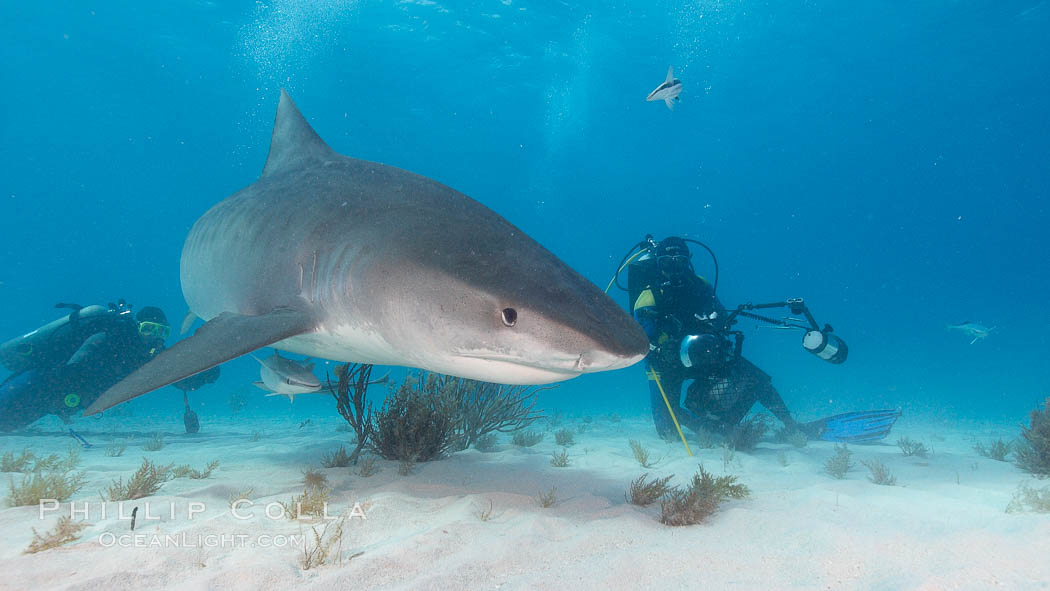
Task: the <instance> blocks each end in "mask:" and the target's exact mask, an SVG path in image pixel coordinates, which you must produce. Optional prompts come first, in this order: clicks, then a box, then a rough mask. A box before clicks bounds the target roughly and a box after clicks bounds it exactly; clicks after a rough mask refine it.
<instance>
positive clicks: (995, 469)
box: [0, 415, 1050, 591]
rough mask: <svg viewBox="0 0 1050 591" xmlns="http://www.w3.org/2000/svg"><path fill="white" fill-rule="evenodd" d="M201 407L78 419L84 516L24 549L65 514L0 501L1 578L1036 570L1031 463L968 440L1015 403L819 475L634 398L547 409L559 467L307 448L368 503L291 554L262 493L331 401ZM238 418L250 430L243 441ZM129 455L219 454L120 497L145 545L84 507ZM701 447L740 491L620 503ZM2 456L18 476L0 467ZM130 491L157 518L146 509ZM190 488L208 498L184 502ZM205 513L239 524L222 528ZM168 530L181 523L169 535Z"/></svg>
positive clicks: (32, 440)
mask: <svg viewBox="0 0 1050 591" xmlns="http://www.w3.org/2000/svg"><path fill="white" fill-rule="evenodd" d="M585 420H589V422H588V423H586V424H585V423H584V421H585ZM202 423H203V429H202V432H201V433H200V434H197V435H185V434H183V433H182V425H181V416H175V415H172V416H166V417H163V419H149V418H144V417H140V416H135V417H104V418H102V419H100V420H97V421H87V420H80V421H78V422H77V424H76V426H77V427H78V428H79V429H80V432H81V434H82V435H84V436H85V437H86V438H87V439H88V440H89V441H90V442H92V443H93V444H94V447H93V448H91V449H86V450H84V451H83V454H82V459H81V463H80V466H79V469H80V470H83V471H84V472H85V476H86V484H85V486H84V487H83V489H82V490H81V491H80V492H79V493H78V494H77V495H76V496H75V497H74V501H77V502H78V503H79V505H80V506H81V507H83V506H84V503H87V504H88V507H89V511H90V513H89V517H88V522H89V523H91V524H92V525H91V526H90V527H88V528H87V529H86V530H84V531H83V532H82V534H81V536H80V538H79V539H78V540H77V541H76V542H74V543H72V544H70V545H68V546H65V547H62V548H58V549H54V550H49V551H45V552H41V553H38V554H32V555H26V554H23V553H22V550H23V549H24V548H25V547H26V546H27V545H28V543H29V542H30V539H31V537H32V532H31V528H33V527H35V528H37V529H38V530H40V531H45V530H47V529H50V528H51V526H52V525H53V523H54V522H55V520H56V519H57V518H58V516H59V515H60V514H62V513H61V512H54V513H51V514H48V515H47V516H46V517H45V518H44V519H42V520H41V519H40V518H39V511H38V508H36V507H14V508H6V507H5V508H3V509H2V510H0V528H2V531H3V533H4V535H3V544H2V545H0V573H2V576H0V588H2V589H106V590H107V591H122V590H129V591H130V590H136V591H138V590H141V589H169V588H170V589H251V590H256V589H287V588H292V587H295V588H300V587H301V588H309V589H640V588H664V589H818V588H819V589H999V588H1001V589H1045V588H1050V515H1047V514H1034V513H1007V512H1005V510H1004V509H1005V507H1006V506H1007V504H1008V503H1009V501H1010V499H1011V498H1012V496H1013V493H1014V491H1015V490H1016V487H1017V486H1018V484H1019V483H1021V482H1024V481H1031V479H1030V478H1029V477H1027V475H1026V474H1024V473H1023V472H1021V471H1020V470H1019V469H1018V468H1017V467H1015V466H1014V465H1013V464H1011V463H1003V462H997V461H993V460H990V459H986V458H982V457H980V456H978V455H977V454H976V453H975V452H974V451H973V449H972V446H973V443H974V441H975V440H980V441H984V442H991V441H992V440H994V439H996V438H998V437H1002V438H1004V439H1008V440H1009V439H1013V438H1015V437H1016V436H1017V434H1018V425H1017V424H977V423H966V424H961V423H948V422H945V421H942V420H934V419H929V420H923V418H922V417H915V416H905V417H903V418H902V419H901V420H900V421H899V422H898V423H897V426H896V427H895V429H894V432H893V434H892V435H891V437H890V439H889V440H888V441H887V442H886V443H884V444H882V445H866V446H859V445H858V446H852V450H853V451H854V459H855V460H857V461H858V465H857V467H856V468H854V469H853V470H852V471H851V472H849V473H848V474H847V476H846V478H845V479H843V480H836V479H834V478H832V477H830V476H828V475H827V474H825V473H824V472H823V470H822V466H823V463H824V461H825V460H826V459H827V458H828V457H830V456H831V454H832V452H833V446H832V444H830V443H824V442H811V443H810V444H809V445H808V446H807V447H804V448H794V447H792V446H791V445H786V444H777V443H773V442H772V441H764V442H762V443H760V444H759V447H758V449H757V450H755V451H754V452H753V453H751V454H745V453H740V452H737V453H736V454H735V457H734V458H733V459H732V460H731V461H730V462H728V463H727V462H725V461H724V460H725V458H724V452H723V450H722V449H721V448H714V449H698V448H697V447H696V446H695V445H694V453H695V457H688V456H687V455H686V454H685V452H684V450H683V448H682V446H681V444H668V443H665V442H663V441H661V440H659V439H658V438H657V437H656V435H655V432H654V431H653V430H652V428H651V425H650V422H649V419H648V417H643V416H637V417H625V418H623V419H622V420H618V421H616V420H613V419H612V418H610V417H607V416H598V415H596V416H594V417H593V418H592V419H585V418H584V417H581V416H577V417H571V416H570V417H566V418H565V419H564V421H563V422H562V424H561V425H559V426H558V427H557V428H559V429H560V428H566V427H567V428H571V429H573V430H577V433H576V435H575V441H576V443H575V445H573V446H571V447H569V448H567V449H568V454H569V457H570V461H571V465H570V466H569V467H567V468H555V467H552V466H551V465H550V457H551V454H552V452H553V451H555V450H559V451H560V450H561V447H560V446H557V445H556V444H555V442H554V437H553V433H550V432H548V433H547V435H546V437H545V438H544V440H543V441H542V442H541V443H539V444H538V445H536V446H535V447H532V448H518V447H515V446H513V445H511V444H510V438H509V436H506V435H501V438H500V445H499V447H498V449H497V451H495V452H490V453H481V452H478V451H476V450H473V449H471V450H467V451H463V452H459V453H455V454H453V455H451V456H450V457H448V458H446V459H443V460H441V461H435V462H430V463H425V464H420V465H417V466H416V468H415V470H414V472H413V473H412V474H410V475H408V476H400V475H399V474H398V465H397V464H396V463H395V462H387V461H381V462H380V465H381V468H382V470H381V472H379V473H378V474H377V475H375V476H372V477H369V478H363V477H360V476H358V475H355V474H353V473H352V472H351V470H350V469H349V468H331V469H324V472H325V474H326V475H327V477H328V480H329V482H330V483H331V485H332V486H333V493H332V498H333V504H332V507H331V511H330V512H331V513H332V514H333V515H334V514H338V513H339V512H341V511H343V510H345V509H348V508H350V507H351V506H352V505H353V503H358V504H359V507H360V509H361V510H362V511H363V513H364V515H365V518H364V519H361V518H359V517H354V518H351V519H350V521H349V522H348V524H347V527H346V529H345V535H344V538H343V544H342V547H341V553H342V556H343V557H344V560H343V562H342V563H341V564H339V565H331V566H322V567H319V568H315V569H311V570H308V571H304V570H301V569H300V568H299V566H298V563H299V558H300V554H301V551H300V550H299V549H298V548H296V547H294V542H293V541H292V539H291V538H287V539H286V541H287V545H285V546H282V547H276V545H277V544H279V543H280V542H278V540H281V539H282V538H280V536H296V535H300V534H305V535H306V537H307V542H308V543H312V534H311V524H310V523H299V522H296V521H292V520H288V519H281V518H278V519H269V518H267V517H265V515H264V509H265V506H266V504H267V503H270V502H272V501H286V500H288V499H289V498H290V497H291V496H293V495H295V494H298V493H300V492H302V490H303V484H302V471H303V469H304V468H305V467H308V466H318V465H319V461H320V458H321V456H322V454H323V453H324V452H327V451H332V450H334V449H336V448H337V447H338V446H339V445H340V443H344V442H346V441H348V439H349V437H350V435H349V434H348V433H345V432H340V431H337V430H336V428H337V427H338V426H339V425H340V424H342V423H343V421H342V419H341V418H340V417H339V416H338V415H334V416H331V417H315V418H313V419H312V420H311V423H310V424H308V425H306V426H304V427H301V428H300V425H299V421H298V420H291V419H274V418H272V417H266V418H261V417H251V416H240V417H226V418H215V417H203V416H202ZM129 424H134V430H129V429H128V428H127V425H129ZM581 425H582V426H583V427H582V431H581ZM540 428H541V429H543V428H544V427H540ZM158 431H159V432H164V433H167V435H166V437H165V441H166V446H165V447H164V448H163V449H161V450H159V451H154V452H147V451H144V450H143V449H142V445H143V443H144V442H145V440H146V439H147V437H148V436H150V435H151V434H152V433H154V432H158ZM256 431H258V432H259V433H260V434H261V436H260V437H259V439H258V440H255V441H253V440H252V433H253V432H256ZM64 433H65V427H64V426H63V425H62V424H61V423H60V422H59V421H58V420H57V419H45V420H44V421H41V422H38V423H37V424H36V425H34V427H33V432H32V433H22V434H15V435H5V436H0V451H16V452H17V451H19V450H21V449H22V448H23V447H27V446H28V447H30V448H31V449H33V450H34V451H36V452H37V453H38V454H39V453H44V454H46V453H59V454H64V453H65V452H66V450H67V449H68V447H69V445H70V443H71V442H72V441H73V440H72V439H71V438H70V437H69V436H68V435H64ZM902 435H904V436H909V437H911V438H913V439H918V440H921V441H923V442H924V443H925V444H926V445H927V446H929V447H930V448H932V453H931V454H930V455H929V456H928V457H927V458H925V459H922V458H917V457H904V456H903V455H902V454H901V453H900V450H899V449H898V447H897V446H896V445H894V442H895V441H896V438H897V437H898V436H902ZM631 438H635V439H639V440H641V441H642V442H643V443H644V445H645V446H647V447H648V448H649V449H650V450H651V451H652V452H653V455H654V456H655V457H657V458H659V461H658V462H657V464H656V466H655V467H654V468H653V469H651V470H645V469H643V468H641V467H640V466H639V464H638V463H637V462H636V461H635V459H634V457H633V455H632V453H631V450H630V448H629V445H628V440H629V439H631ZM112 439H127V440H128V447H127V450H126V451H125V453H124V454H123V455H122V456H120V457H108V456H106V454H105V447H106V444H107V443H108V442H109V441H110V440H112ZM781 451H783V456H784V457H783V458H782V457H778V456H779V455H780V453H779V452H781ZM143 457H147V458H150V459H151V460H153V461H155V462H158V463H172V462H173V463H176V464H185V463H188V464H191V465H192V466H194V467H203V466H204V465H205V464H207V463H208V462H209V461H210V460H213V459H218V460H219V461H220V462H221V465H220V467H219V468H218V470H216V471H215V472H214V473H213V474H212V475H211V477H210V478H208V479H206V480H190V479H186V478H180V479H176V480H171V481H169V482H167V483H166V484H164V485H163V487H162V488H161V489H160V491H159V493H158V494H157V495H155V496H153V497H150V498H148V499H141V500H138V501H131V502H129V503H128V507H129V508H127V509H126V512H130V506H140V514H139V519H138V526H137V528H136V533H137V534H140V535H141V537H140V538H138V539H137V540H134V542H135V543H140V544H145V545H147V547H139V548H136V547H120V546H118V545H113V544H121V543H123V544H130V543H132V542H133V540H132V539H131V538H128V537H125V538H117V536H121V535H123V534H128V533H129V522H128V521H127V520H121V519H117V518H116V516H115V515H114V513H115V511H116V507H115V503H109V504H108V505H107V511H108V515H107V517H106V519H100V515H99V513H100V510H101V505H102V501H101V500H100V494H99V492H98V491H101V490H104V489H105V488H106V487H107V486H108V485H109V484H110V483H111V482H112V481H113V480H114V479H115V478H117V477H124V478H127V477H128V476H130V475H131V474H132V472H133V471H134V470H135V469H136V468H137V467H138V466H139V464H140V463H141V461H142V458H143ZM784 458H786V460H787V465H786V466H784V465H782V460H783V459H784ZM868 458H879V459H881V460H883V461H884V462H885V464H886V465H887V466H888V467H889V468H890V470H891V471H892V472H893V474H894V475H896V476H897V478H898V485H897V486H892V487H890V486H876V485H874V484H872V483H871V482H869V481H868V479H867V473H868V472H867V469H866V468H864V467H863V466H860V465H859V460H864V459H868ZM700 463H703V465H704V466H705V467H706V468H707V469H708V470H709V471H711V472H713V473H714V474H716V475H721V474H723V473H727V472H728V473H730V474H733V475H737V476H738V477H739V480H740V481H741V482H743V483H745V484H746V485H747V486H749V487H750V488H751V490H752V495H751V497H750V498H748V499H745V500H734V501H730V502H727V503H725V504H724V505H723V506H722V508H721V509H720V510H719V512H718V513H716V514H715V515H714V516H712V517H711V518H710V519H709V520H708V521H707V522H705V523H703V524H701V525H696V526H689V527H668V526H664V525H662V524H661V523H660V522H659V521H658V516H659V507H658V506H651V507H648V508H640V507H636V506H633V505H630V504H628V503H627V502H625V500H624V491H625V490H626V488H627V486H628V484H629V483H630V481H631V480H632V479H634V478H636V477H638V476H639V475H641V474H642V473H643V472H647V471H648V472H650V473H652V474H653V475H665V474H675V475H676V477H675V479H674V482H676V483H682V482H685V481H686V480H687V479H688V478H690V477H691V475H692V474H693V473H694V472H695V471H696V467H697V465H698V464H700ZM10 477H14V478H15V479H16V480H17V479H18V478H19V477H20V476H19V475H18V474H4V475H2V478H4V480H5V481H7V480H8V479H9V478H10ZM4 484H5V487H6V484H7V482H5V483H4ZM1033 484H1034V485H1036V486H1045V485H1046V484H1047V483H1046V482H1045V481H1044V482H1039V481H1034V482H1033ZM551 487H555V488H556V494H557V504H556V505H555V506H554V507H552V508H541V507H539V506H538V504H537V502H536V496H537V494H538V493H539V492H540V491H545V490H549V489H550V488H551ZM248 488H251V489H253V490H254V492H253V493H252V494H251V497H250V498H251V499H252V501H253V503H254V505H253V506H252V507H249V508H248V509H247V510H246V511H245V512H246V513H251V514H253V515H254V517H253V518H250V519H246V520H240V519H235V518H234V516H233V515H232V513H231V511H230V505H229V500H228V499H229V498H230V497H231V496H236V494H237V493H238V492H240V491H243V490H245V489H248ZM5 492H6V491H5ZM145 501H149V502H150V503H151V505H152V506H153V507H154V508H153V509H151V513H153V514H155V515H154V516H157V517H158V519H157V520H146V519H143V514H142V513H141V511H142V509H141V507H142V506H144V504H145ZM194 502H199V503H202V504H203V505H204V506H205V510H204V511H203V513H200V514H198V515H194V516H193V517H192V518H189V517H188V515H187V511H188V508H189V506H190V503H194ZM490 503H491V507H492V518H491V519H489V520H487V521H484V520H482V519H481V518H480V517H479V514H480V513H481V512H483V511H485V510H487V509H489V507H490ZM171 504H174V506H175V508H176V509H175V510H176V515H175V518H174V519H172V518H171V516H170V510H169V507H170V506H171ZM68 507H69V504H68V503H67V504H64V505H63V507H62V510H63V511H66V512H68ZM156 514H159V515H156ZM107 532H108V534H111V535H106V534H107ZM210 534H215V535H216V536H217V535H227V536H243V537H239V538H237V539H238V541H236V542H229V541H227V542H222V541H221V540H220V539H219V538H217V537H214V536H213V537H211V538H208V537H207V536H208V535H210ZM168 535H174V536H176V538H177V539H178V540H179V542H178V543H177V544H176V543H173V542H172V541H171V540H165V539H164V538H165V537H166V536H168ZM260 536H272V537H270V538H265V539H266V540H272V541H271V542H268V543H264V542H260V540H263V538H261V537H260ZM103 540H105V541H107V542H108V543H109V544H110V545H108V546H104V545H103ZM119 540H123V541H119ZM183 544H186V545H185V546H184V545H183ZM198 544H203V545H204V546H205V547H203V548H198V547H197V546H198ZM358 553H360V554H358ZM352 555H356V556H354V557H353V558H352V559H350V558H349V557H350V556H352Z"/></svg>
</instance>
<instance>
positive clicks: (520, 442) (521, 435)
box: [510, 431, 543, 447]
mask: <svg viewBox="0 0 1050 591" xmlns="http://www.w3.org/2000/svg"><path fill="white" fill-rule="evenodd" d="M541 441H543V433H541V432H539V431H515V432H514V435H513V436H512V437H511V438H510V442H511V443H513V444H514V445H517V446H518V447H532V446H534V445H536V444H537V443H539V442H541Z"/></svg>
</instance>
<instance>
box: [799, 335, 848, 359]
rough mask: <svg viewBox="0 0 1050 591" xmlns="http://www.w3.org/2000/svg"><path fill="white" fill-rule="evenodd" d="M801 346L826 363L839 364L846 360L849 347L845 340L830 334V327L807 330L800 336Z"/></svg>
mask: <svg viewBox="0 0 1050 591" xmlns="http://www.w3.org/2000/svg"><path fill="white" fill-rule="evenodd" d="M802 347H803V348H804V349H805V350H807V351H809V352H810V353H812V354H814V355H816V356H817V357H820V358H821V359H823V360H824V361H827V362H828V363H834V364H836V365H837V364H839V363H842V362H844V361H846V356H847V355H849V347H847V346H846V342H845V341H843V340H842V339H840V338H838V337H837V336H835V335H833V334H831V327H829V326H826V325H825V327H824V330H809V331H806V334H805V335H804V336H803V337H802Z"/></svg>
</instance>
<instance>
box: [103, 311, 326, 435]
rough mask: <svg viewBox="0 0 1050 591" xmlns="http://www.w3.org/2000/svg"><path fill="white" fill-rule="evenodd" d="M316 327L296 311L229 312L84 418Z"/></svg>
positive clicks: (106, 396)
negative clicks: (241, 313) (249, 313)
mask: <svg viewBox="0 0 1050 591" xmlns="http://www.w3.org/2000/svg"><path fill="white" fill-rule="evenodd" d="M313 327H314V320H313V318H312V316H311V315H310V314H308V313H306V312H303V311H302V310H296V309H293V308H278V309H275V310H274V311H272V312H270V313H268V314H262V315H259V316H242V315H240V314H232V313H229V312H225V313H223V314H220V315H219V316H217V317H215V318H213V319H211V320H209V321H208V322H206V323H205V324H204V326H202V327H200V328H199V329H197V332H196V333H195V334H194V335H193V336H191V337H189V338H187V339H183V340H181V341H179V342H177V343H175V344H174V345H172V347H171V348H170V349H167V350H165V351H164V352H162V353H161V354H160V355H157V356H156V357H154V358H153V359H152V360H151V361H150V362H149V363H147V364H146V365H143V366H142V367H140V368H139V369H137V370H135V371H134V372H133V373H132V374H131V375H129V376H128V377H126V378H124V379H123V380H122V381H120V382H118V383H117V384H116V385H114V386H113V387H111V388H110V389H108V390H106V391H105V392H103V393H102V395H101V396H99V397H98V399H97V400H95V402H93V403H92V404H91V406H89V407H88V408H87V409H86V410H85V411H84V415H93V414H95V413H99V412H102V411H104V410H106V409H107V408H110V407H111V406H115V405H117V404H120V403H121V402H125V401H128V400H131V399H132V398H135V397H136V396H140V395H142V394H145V393H146V392H152V391H153V390H156V389H157V388H160V387H162V386H167V385H168V384H170V383H172V382H176V381H178V380H181V379H182V378H186V377H189V376H192V375H193V374H196V373H200V372H202V371H204V370H206V369H209V368H211V367H214V366H216V365H218V364H220V363H223V362H225V361H229V360H230V359H233V358H235V357H240V356H241V355H244V354H245V353H250V352H251V351H254V350H256V349H258V348H259V347H265V346H266V345H269V344H272V343H276V342H277V341H280V340H283V339H287V338H289V337H293V336H295V335H298V334H303V333H306V332H309V331H310V330H312V329H313Z"/></svg>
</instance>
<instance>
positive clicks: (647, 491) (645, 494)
mask: <svg viewBox="0 0 1050 591" xmlns="http://www.w3.org/2000/svg"><path fill="white" fill-rule="evenodd" d="M648 477H649V473H648V472H646V473H645V474H642V475H641V476H639V477H638V478H636V479H634V480H632V481H631V487H630V488H629V489H627V492H625V493H624V497H625V498H626V499H627V502H628V503H630V504H632V505H638V506H640V507H648V506H649V505H652V504H653V503H655V502H656V501H659V500H660V499H662V498H663V497H664V496H665V495H667V493H669V492H671V490H672V488H673V487H671V486H670V485H668V484H667V483H668V482H670V481H671V479H672V478H674V474H671V475H670V476H665V477H663V478H657V479H656V480H652V481H649V482H646V478H648Z"/></svg>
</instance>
